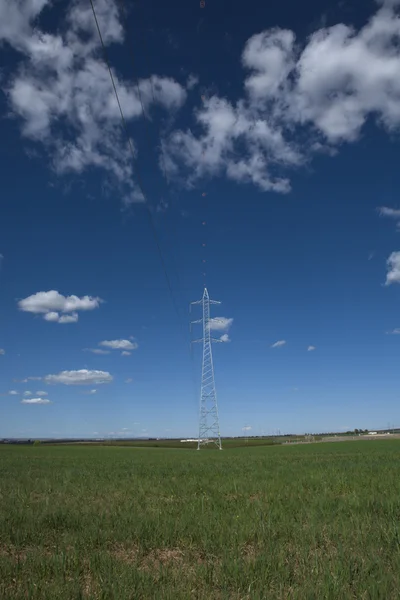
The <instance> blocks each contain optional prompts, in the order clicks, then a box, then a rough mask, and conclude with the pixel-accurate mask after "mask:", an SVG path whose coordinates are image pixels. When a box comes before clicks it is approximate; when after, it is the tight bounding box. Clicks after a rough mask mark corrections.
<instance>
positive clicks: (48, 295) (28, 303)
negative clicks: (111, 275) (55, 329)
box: [18, 290, 102, 323]
mask: <svg viewBox="0 0 400 600" xmlns="http://www.w3.org/2000/svg"><path fill="white" fill-rule="evenodd" d="M101 302H102V300H101V298H93V297H92V296H82V298H79V297H78V296H74V295H73V296H63V295H62V294H60V293H59V292H57V291H56V290H50V291H49V292H37V293H36V294H33V295H32V296H28V298H24V299H23V300H20V301H19V302H18V308H19V309H20V310H22V311H24V312H30V313H34V314H42V315H43V318H44V319H45V320H46V321H52V322H55V323H76V322H77V320H78V313H77V311H79V310H82V311H85V310H94V309H95V308H98V307H99V306H100V303H101ZM60 313H64V314H60ZM65 313H67V314H65ZM68 313H70V314H68Z"/></svg>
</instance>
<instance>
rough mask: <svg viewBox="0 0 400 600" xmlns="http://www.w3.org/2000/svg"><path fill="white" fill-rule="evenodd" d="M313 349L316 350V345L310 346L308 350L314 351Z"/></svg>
mask: <svg viewBox="0 0 400 600" xmlns="http://www.w3.org/2000/svg"><path fill="white" fill-rule="evenodd" d="M313 350H315V346H308V348H307V352H312V351H313Z"/></svg>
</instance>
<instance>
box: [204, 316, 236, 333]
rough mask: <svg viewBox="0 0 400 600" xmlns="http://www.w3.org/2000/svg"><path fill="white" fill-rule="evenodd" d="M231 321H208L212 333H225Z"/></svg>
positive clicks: (214, 319) (217, 318) (219, 318)
mask: <svg viewBox="0 0 400 600" xmlns="http://www.w3.org/2000/svg"><path fill="white" fill-rule="evenodd" d="M232 323H233V319H228V318H227V317H214V318H213V319H210V329H211V330H214V331H227V330H229V329H230V327H231V325H232Z"/></svg>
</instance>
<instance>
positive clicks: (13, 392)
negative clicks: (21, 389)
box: [8, 390, 18, 396]
mask: <svg viewBox="0 0 400 600" xmlns="http://www.w3.org/2000/svg"><path fill="white" fill-rule="evenodd" d="M8 393H9V395H10V396H18V392H17V390H10V391H9V392H8Z"/></svg>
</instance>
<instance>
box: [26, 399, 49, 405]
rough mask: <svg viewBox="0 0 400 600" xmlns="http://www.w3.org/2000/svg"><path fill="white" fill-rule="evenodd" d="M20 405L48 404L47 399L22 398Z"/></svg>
mask: <svg viewBox="0 0 400 600" xmlns="http://www.w3.org/2000/svg"><path fill="white" fill-rule="evenodd" d="M21 404H50V400H49V399H48V398H24V399H23V400H21Z"/></svg>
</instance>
